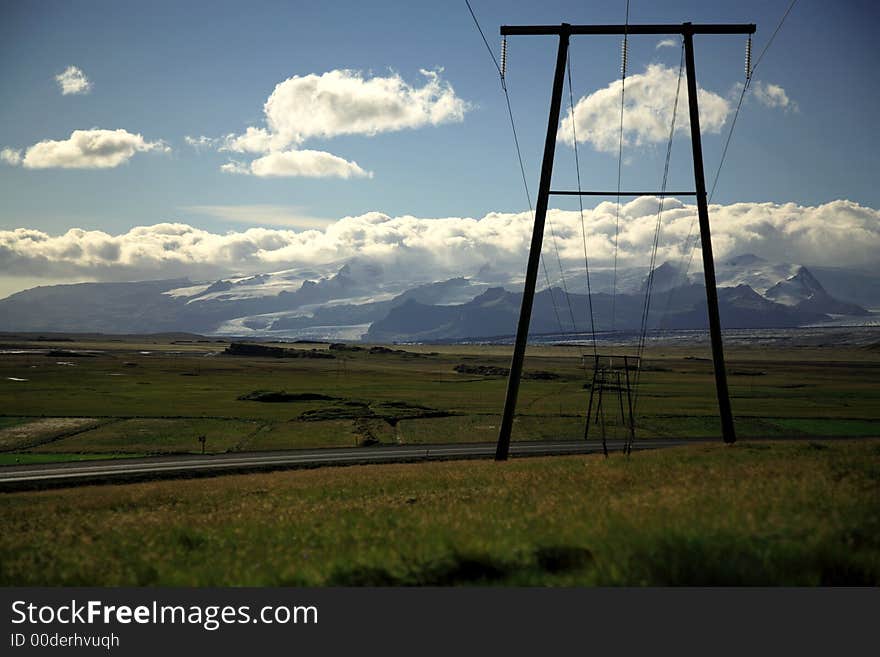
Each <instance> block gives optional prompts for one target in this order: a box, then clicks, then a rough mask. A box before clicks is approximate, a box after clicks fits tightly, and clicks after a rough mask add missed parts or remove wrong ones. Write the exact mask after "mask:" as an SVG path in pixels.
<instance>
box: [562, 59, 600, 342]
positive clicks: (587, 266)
mask: <svg viewBox="0 0 880 657" xmlns="http://www.w3.org/2000/svg"><path fill="white" fill-rule="evenodd" d="M565 64H566V68H567V71H568V102H569V107H570V108H571V142H572V145H573V146H574V168H575V172H576V173H577V188H578V204H579V206H580V213H581V238H582V239H583V243H584V269H585V270H586V272H587V307H588V308H589V310H590V333H591V335H592V338H593V356H595V355H596V354H597V353H598V351H597V349H596V320H595V317H594V315H593V289H592V286H591V285H590V260H589V258H588V257H587V230H586V228H585V226H584V197H583V196H581V194H580V192H581V191H582V190H581V162H580V156H579V155H578V145H577V130H576V128H575V125H574V124H575V120H574V91H573V90H572V85H571V57H568V58H567V60H566V62H565Z"/></svg>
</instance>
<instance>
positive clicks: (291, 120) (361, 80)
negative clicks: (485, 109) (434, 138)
mask: <svg viewBox="0 0 880 657" xmlns="http://www.w3.org/2000/svg"><path fill="white" fill-rule="evenodd" d="M421 73H422V75H424V76H425V77H426V78H427V80H426V82H425V84H424V85H423V86H421V87H419V86H415V85H410V84H407V83H406V82H405V81H404V80H403V78H401V77H400V75H398V74H396V73H392V74H390V75H388V76H385V77H381V76H376V77H372V78H365V77H364V76H363V75H362V74H361V73H359V72H358V71H350V70H334V71H329V72H327V73H324V74H323V75H315V74H311V75H304V76H298V75H296V76H293V77H292V78H288V79H287V80H285V81H284V82H281V83H279V84H278V85H276V87H275V90H274V91H273V92H272V95H271V96H269V99H268V100H267V101H266V104H265V106H264V107H263V111H264V112H265V115H266V126H267V129H266V130H263V129H261V128H258V129H252V130H249V131H248V132H246V133H245V135H244V136H245V137H248V136H249V133H250V136H251V137H252V136H254V133H259V137H260V138H261V139H262V140H268V141H271V145H272V147H273V148H274V149H283V148H285V147H286V146H289V145H291V144H299V143H302V142H303V141H305V140H306V139H309V138H313V137H321V138H327V137H337V136H339V135H355V134H358V135H375V134H378V133H380V132H390V131H397V130H404V129H408V128H420V127H423V126H427V125H439V124H441V123H448V122H455V121H462V120H463V119H464V114H465V111H466V110H467V109H468V105H467V103H465V102H464V101H463V100H462V99H461V98H459V97H458V96H456V95H455V91H454V90H453V88H452V86H451V85H450V84H449V83H448V82H444V81H443V80H441V78H440V74H439V72H436V71H426V70H422V71H421ZM252 131H253V132H252ZM266 147H267V148H268V145H267V146H266Z"/></svg>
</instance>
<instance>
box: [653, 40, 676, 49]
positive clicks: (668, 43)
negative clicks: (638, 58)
mask: <svg viewBox="0 0 880 657" xmlns="http://www.w3.org/2000/svg"><path fill="white" fill-rule="evenodd" d="M677 45H678V42H677V41H676V40H675V39H663V40H662V41H658V42H657V45H656V46H654V49H655V50H659V49H660V48H675V46H677Z"/></svg>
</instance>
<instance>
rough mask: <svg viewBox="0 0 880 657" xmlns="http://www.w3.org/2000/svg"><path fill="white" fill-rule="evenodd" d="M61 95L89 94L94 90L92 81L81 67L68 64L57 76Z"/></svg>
mask: <svg viewBox="0 0 880 657" xmlns="http://www.w3.org/2000/svg"><path fill="white" fill-rule="evenodd" d="M55 80H56V81H57V82H58V86H59V87H60V88H61V95H62V96H67V95H70V94H87V93H89V91H91V90H92V82H91V80H89V79H88V78H87V77H86V74H85V73H83V71H82V69H81V68H78V67H76V66H68V67H67V68H66V69H64V71H62V72H61V73H59V74H58V75H56V76H55Z"/></svg>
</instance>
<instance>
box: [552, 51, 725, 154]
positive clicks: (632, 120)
mask: <svg viewBox="0 0 880 657" xmlns="http://www.w3.org/2000/svg"><path fill="white" fill-rule="evenodd" d="M677 84H678V69H673V68H670V67H667V66H664V65H663V64H650V65H648V67H647V68H646V69H645V72H644V73H636V74H635V75H630V76H628V77H627V78H626V94H625V106H624V112H623V129H624V132H623V144H624V146H627V147H630V146H644V145H647V144H650V143H659V142H664V141H666V140H667V139H668V137H669V126H670V123H671V122H672V107H673V104H674V102H675V91H676V87H677ZM620 88H621V81H620V80H615V81H614V82H612V83H611V84H609V85H608V86H607V87H605V88H604V89H599V90H598V91H594V92H593V93H591V94H589V95H588V96H584V97H583V98H581V99H580V100H579V101H578V102H577V103H576V104H575V107H574V121H575V129H576V132H577V140H578V142H579V143H580V142H589V143H590V144H592V145H593V147H594V148H595V149H596V150H599V151H604V152H606V153H616V152H617V147H618V138H619V135H620ZM680 93H681V95H680V97H679V108H678V109H679V111H678V114H677V115H676V121H675V126H676V128H675V129H676V133H681V134H686V133H688V131H689V130H690V119H689V117H688V113H687V111H686V108H687V102H688V101H687V85H686V81H685V79H684V76H682V80H681V92H680ZM697 96H698V100H699V104H700V128H701V130H702V131H703V132H704V133H707V132H720V130H721V127H722V126H723V125H724V123H725V121H726V120H727V117H728V115H729V114H730V112H731V109H732V107H731V104H730V102H729V101H727V100H726V99H724V98H722V97H721V96H719V95H718V94H716V93H713V92H711V91H707V90H705V89H702V88H700V89H698V90H697ZM571 126H572V112H571V110H569V112H568V115H567V116H565V118H563V120H562V123H561V125H560V127H559V133H558V138H559V139H560V140H561V141H564V142H565V143H567V144H569V145H571V144H572V130H571Z"/></svg>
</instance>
